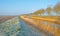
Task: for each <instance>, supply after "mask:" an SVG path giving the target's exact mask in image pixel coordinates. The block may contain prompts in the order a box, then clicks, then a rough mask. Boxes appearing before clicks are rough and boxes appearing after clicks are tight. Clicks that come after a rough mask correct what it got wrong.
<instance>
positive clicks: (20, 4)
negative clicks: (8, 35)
mask: <svg viewBox="0 0 60 36" xmlns="http://www.w3.org/2000/svg"><path fill="white" fill-rule="evenodd" d="M59 1H60V0H0V15H20V14H26V13H32V12H34V11H36V10H38V9H41V8H44V9H45V8H47V6H52V7H53V6H54V5H55V4H56V3H57V2H59Z"/></svg>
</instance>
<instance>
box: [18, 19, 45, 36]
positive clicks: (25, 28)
mask: <svg viewBox="0 0 60 36" xmlns="http://www.w3.org/2000/svg"><path fill="white" fill-rule="evenodd" d="M19 21H20V24H21V36H46V35H44V34H42V32H38V31H36V29H34V28H33V27H32V26H30V25H27V24H29V23H26V22H25V21H23V20H21V18H19Z"/></svg>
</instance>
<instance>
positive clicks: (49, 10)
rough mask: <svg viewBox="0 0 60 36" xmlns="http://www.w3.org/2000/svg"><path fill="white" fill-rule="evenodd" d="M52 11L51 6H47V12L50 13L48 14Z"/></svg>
mask: <svg viewBox="0 0 60 36" xmlns="http://www.w3.org/2000/svg"><path fill="white" fill-rule="evenodd" d="M51 11H52V8H51V7H48V8H46V12H47V13H48V16H50V12H51Z"/></svg>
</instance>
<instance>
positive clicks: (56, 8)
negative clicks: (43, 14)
mask: <svg viewBox="0 0 60 36" xmlns="http://www.w3.org/2000/svg"><path fill="white" fill-rule="evenodd" d="M53 10H54V11H55V12H56V16H58V13H59V11H60V3H58V4H56V5H55V6H54V8H53Z"/></svg>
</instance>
